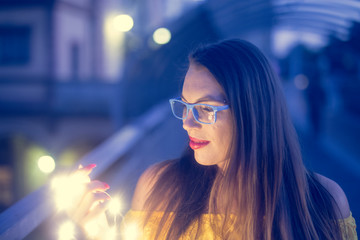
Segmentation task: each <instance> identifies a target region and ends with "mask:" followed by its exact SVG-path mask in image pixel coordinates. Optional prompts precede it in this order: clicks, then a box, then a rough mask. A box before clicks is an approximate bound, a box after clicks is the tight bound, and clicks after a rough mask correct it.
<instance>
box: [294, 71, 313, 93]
mask: <svg viewBox="0 0 360 240" xmlns="http://www.w3.org/2000/svg"><path fill="white" fill-rule="evenodd" d="M294 84H295V86H296V88H297V89H300V90H305V89H306V88H307V87H308V86H309V79H308V78H307V77H306V76H305V75H304V74H299V75H297V76H296V77H295V78H294Z"/></svg>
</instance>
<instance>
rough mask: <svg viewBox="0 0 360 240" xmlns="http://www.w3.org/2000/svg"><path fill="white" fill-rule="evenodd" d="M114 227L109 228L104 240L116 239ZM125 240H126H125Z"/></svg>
mask: <svg viewBox="0 0 360 240" xmlns="http://www.w3.org/2000/svg"><path fill="white" fill-rule="evenodd" d="M116 235H117V233H116V227H112V228H110V229H109V230H108V231H107V232H106V236H105V239H106V240H115V239H116ZM125 240H126V239H125Z"/></svg>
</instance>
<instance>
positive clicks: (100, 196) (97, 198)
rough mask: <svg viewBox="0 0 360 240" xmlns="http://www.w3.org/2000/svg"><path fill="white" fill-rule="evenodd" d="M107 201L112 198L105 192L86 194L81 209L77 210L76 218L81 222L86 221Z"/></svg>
mask: <svg viewBox="0 0 360 240" xmlns="http://www.w3.org/2000/svg"><path fill="white" fill-rule="evenodd" d="M107 200H110V197H109V195H108V194H107V193H105V192H91V193H88V194H86V196H85V197H84V199H83V201H82V202H81V204H80V207H79V208H78V209H77V210H76V212H75V214H74V218H75V219H77V220H80V221H81V219H84V218H85V216H87V215H88V214H89V213H90V212H91V211H92V210H93V209H95V208H96V207H97V205H98V204H99V203H101V202H105V201H107Z"/></svg>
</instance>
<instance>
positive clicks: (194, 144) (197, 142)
mask: <svg viewBox="0 0 360 240" xmlns="http://www.w3.org/2000/svg"><path fill="white" fill-rule="evenodd" d="M189 138H190V142H189V146H190V147H191V148H192V149H193V150H195V149H199V148H202V147H205V146H206V145H208V144H209V143H210V141H206V140H201V139H197V138H193V137H190V136H189Z"/></svg>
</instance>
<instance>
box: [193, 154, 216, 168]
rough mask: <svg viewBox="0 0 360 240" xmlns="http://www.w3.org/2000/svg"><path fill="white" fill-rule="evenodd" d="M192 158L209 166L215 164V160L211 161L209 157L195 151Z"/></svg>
mask: <svg viewBox="0 0 360 240" xmlns="http://www.w3.org/2000/svg"><path fill="white" fill-rule="evenodd" d="M194 158H195V160H196V162H197V163H198V164H200V165H204V166H211V165H216V162H214V161H211V160H210V158H209V157H206V156H204V155H203V154H199V153H197V152H196V151H195V154H194Z"/></svg>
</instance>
